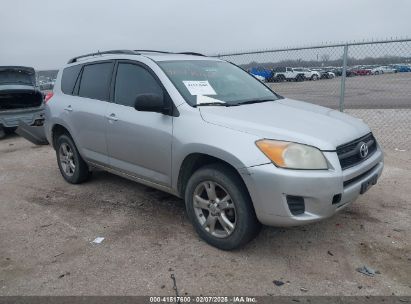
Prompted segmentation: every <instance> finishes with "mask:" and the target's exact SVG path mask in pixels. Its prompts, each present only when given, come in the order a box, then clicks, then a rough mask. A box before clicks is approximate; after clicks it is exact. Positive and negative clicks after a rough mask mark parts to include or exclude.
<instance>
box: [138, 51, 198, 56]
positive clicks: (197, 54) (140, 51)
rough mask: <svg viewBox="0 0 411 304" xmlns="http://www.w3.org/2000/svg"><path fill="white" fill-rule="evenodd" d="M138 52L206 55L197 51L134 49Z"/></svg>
mask: <svg viewBox="0 0 411 304" xmlns="http://www.w3.org/2000/svg"><path fill="white" fill-rule="evenodd" d="M134 51H136V52H147V53H159V54H181V55H193V56H203V57H205V55H203V54H200V53H195V52H168V51H156V50H134Z"/></svg>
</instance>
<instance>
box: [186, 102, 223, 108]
mask: <svg viewBox="0 0 411 304" xmlns="http://www.w3.org/2000/svg"><path fill="white" fill-rule="evenodd" d="M194 106H195V107H201V106H223V107H228V106H229V105H228V104H226V103H225V102H204V103H200V104H196V105H194Z"/></svg>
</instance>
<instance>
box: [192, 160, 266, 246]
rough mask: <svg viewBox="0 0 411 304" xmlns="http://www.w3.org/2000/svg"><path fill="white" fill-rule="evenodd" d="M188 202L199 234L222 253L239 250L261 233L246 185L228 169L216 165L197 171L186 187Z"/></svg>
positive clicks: (193, 222)
mask: <svg viewBox="0 0 411 304" xmlns="http://www.w3.org/2000/svg"><path fill="white" fill-rule="evenodd" d="M185 202H186V209H187V214H188V217H189V218H190V220H191V222H192V224H193V225H194V228H195V229H196V231H197V233H198V234H199V235H200V237H201V238H202V239H204V240H205V241H206V242H207V243H209V244H210V245H212V246H215V247H217V248H219V249H223V250H232V249H236V248H239V247H241V246H243V245H245V244H246V243H248V242H249V241H251V240H252V239H253V238H254V237H255V236H256V235H257V233H258V232H259V229H260V226H261V225H260V223H259V222H258V220H257V218H256V215H255V212H254V208H253V206H252V202H251V199H250V196H249V195H248V192H247V190H246V189H245V185H244V183H243V181H242V180H241V178H240V177H239V176H238V175H237V174H236V173H235V172H233V170H231V169H230V168H229V167H227V166H224V165H220V164H214V165H209V166H205V167H203V168H200V169H199V170H198V171H196V172H195V173H194V174H193V175H192V176H191V178H190V179H189V181H188V183H187V187H186V191H185Z"/></svg>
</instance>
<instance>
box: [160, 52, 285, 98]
mask: <svg viewBox="0 0 411 304" xmlns="http://www.w3.org/2000/svg"><path fill="white" fill-rule="evenodd" d="M158 65H159V66H160V67H161V68H162V69H163V71H164V72H165V73H166V74H167V76H168V77H169V78H170V80H171V82H172V83H173V84H174V85H175V86H176V88H177V90H178V91H179V92H180V93H181V95H182V96H183V97H184V98H185V100H186V101H187V103H188V104H190V105H191V106H197V105H201V104H204V105H213V104H216V105H217V104H223V105H227V106H235V105H239V104H241V103H251V102H260V101H261V102H263V101H271V100H276V99H278V98H279V96H278V95H276V94H275V93H274V92H272V91H271V90H270V89H269V88H267V87H266V86H265V85H264V84H262V83H261V82H260V81H259V80H257V79H255V78H254V77H253V76H251V75H250V74H248V73H247V72H245V71H244V70H242V69H241V68H239V67H237V66H235V65H233V64H230V63H228V62H225V61H212V60H179V61H161V62H158Z"/></svg>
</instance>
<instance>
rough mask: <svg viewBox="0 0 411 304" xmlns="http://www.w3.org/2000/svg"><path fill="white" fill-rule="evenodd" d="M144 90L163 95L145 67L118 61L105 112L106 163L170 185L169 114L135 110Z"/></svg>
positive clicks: (170, 121)
mask: <svg viewBox="0 0 411 304" xmlns="http://www.w3.org/2000/svg"><path fill="white" fill-rule="evenodd" d="M147 93H151V94H160V95H163V96H164V97H165V96H166V92H165V90H164V88H163V87H162V86H161V85H160V83H159V80H158V79H157V78H156V77H154V75H153V72H151V71H150V70H149V69H148V68H147V67H145V66H144V65H140V64H138V63H133V62H128V61H124V62H119V63H118V64H117V67H116V72H115V84H114V91H113V92H112V99H113V102H112V103H111V104H109V106H108V109H107V115H106V117H107V149H108V155H109V163H110V166H111V167H113V168H114V169H117V170H120V171H122V172H124V173H126V174H130V175H133V176H136V177H139V178H143V179H145V180H149V181H151V182H155V183H158V184H161V185H165V186H170V185H171V144H172V123H173V117H172V116H168V115H164V114H161V113H154V112H139V111H137V110H135V109H134V102H135V99H136V97H137V95H139V94H147Z"/></svg>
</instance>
